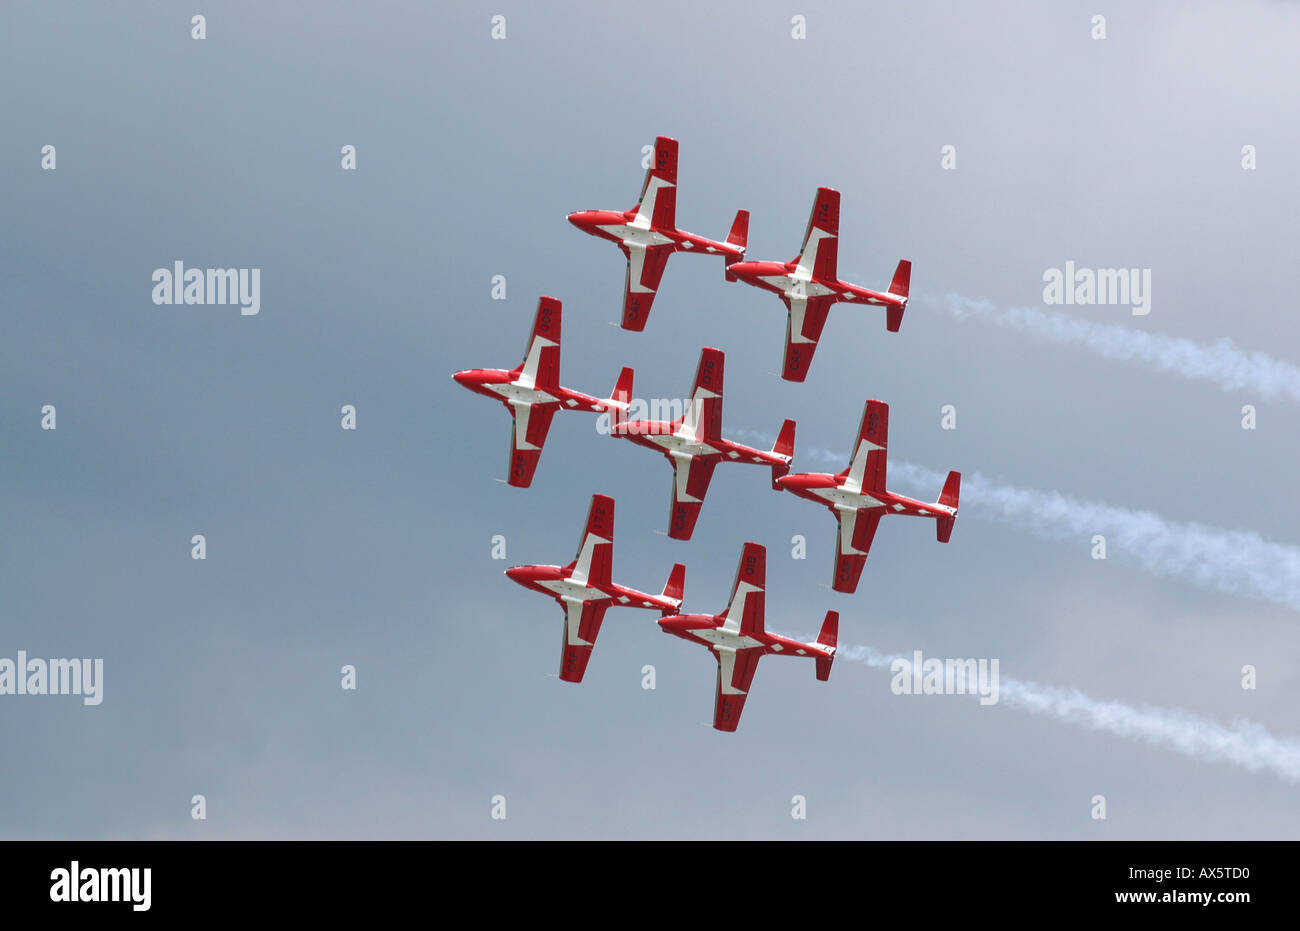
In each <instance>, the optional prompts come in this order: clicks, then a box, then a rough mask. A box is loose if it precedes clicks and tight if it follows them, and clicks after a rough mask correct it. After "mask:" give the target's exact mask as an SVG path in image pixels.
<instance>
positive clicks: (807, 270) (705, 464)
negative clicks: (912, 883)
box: [452, 136, 961, 731]
mask: <svg viewBox="0 0 1300 931" xmlns="http://www.w3.org/2000/svg"><path fill="white" fill-rule="evenodd" d="M677 153H678V145H677V141H676V140H675V139H671V138H669V137H667V136H660V137H659V138H657V139H656V140H655V145H654V151H653V155H652V157H651V161H650V164H649V166H648V170H647V172H646V176H645V182H644V184H643V185H642V188H641V197H640V198H639V200H638V202H637V204H636V206H634V207H632V208H631V209H630V210H626V211H612V210H586V211H581V212H579V213H573V214H570V215H569V217H568V219H569V222H570V223H572V224H573V225H574V226H576V227H578V228H579V229H580V230H582V231H583V232H586V233H589V234H590V235H593V236H598V237H600V238H603V239H607V240H610V241H612V242H614V243H616V244H617V245H618V246H619V248H620V249H621V250H622V251H623V253H624V255H625V256H626V258H627V275H626V279H625V283H624V294H623V318H622V326H623V328H624V329H627V330H633V331H641V330H643V329H644V328H645V325H646V321H647V319H648V317H649V314H650V308H651V306H652V304H653V302H654V298H655V295H656V293H657V292H658V290H659V285H660V282H661V280H662V278H663V273H664V269H665V267H666V265H667V261H668V257H669V256H670V255H672V254H673V253H675V252H696V253H701V254H705V255H716V256H721V257H722V259H723V268H724V273H725V278H726V280H727V281H742V282H744V283H746V284H749V285H752V286H754V287H757V288H762V289H764V290H767V291H771V292H773V293H775V294H777V295H778V296H779V297H780V298H781V300H782V302H783V303H784V304H785V307H786V313H787V322H786V339H785V355H784V364H783V368H782V373H781V374H782V377H783V378H784V379H786V380H787V381H795V382H801V381H803V380H804V379H805V378H806V377H807V375H808V370H809V366H810V365H811V363H812V359H813V354H814V352H815V351H816V349H817V342H818V340H819V339H820V338H821V334H822V330H823V328H824V326H825V323H826V319H827V315H828V312H829V310H830V308H831V306H832V305H833V304H836V303H850V304H866V305H872V306H877V307H881V308H883V309H884V311H885V327H886V329H887V330H888V331H889V332H895V333H896V332H898V331H899V329H900V327H901V326H902V321H903V313H904V311H905V310H906V308H907V301H908V294H909V290H910V286H911V272H912V266H911V263H910V262H908V261H907V260H905V259H904V260H902V261H900V262H899V263H898V266H897V268H896V269H895V271H894V276H893V279H892V280H891V281H890V284H889V287H888V289H887V290H885V291H873V290H871V289H869V288H865V287H862V286H861V285H856V284H852V283H849V282H846V281H842V280H840V278H839V277H838V272H837V265H838V241H839V225H840V195H839V192H838V191H836V190H834V189H832V188H828V187H822V188H818V189H817V196H816V198H815V199H814V201H813V209H812V214H811V215H810V217H809V219H808V226H807V228H806V229H805V232H804V238H803V245H802V247H801V248H800V251H799V254H798V255H797V256H796V257H795V258H794V259H792V260H791V261H789V262H751V261H746V260H745V249H746V243H747V238H748V232H749V212H748V211H746V210H740V211H738V212H737V214H736V219H735V221H734V222H733V224H732V227H731V231H730V232H729V233H728V235H727V238H726V239H725V240H721V241H717V240H712V239H707V238H705V237H703V236H697V235H695V234H694V233H688V232H685V231H684V230H680V229H678V228H677V225H676V224H677V219H676V208H677ZM562 311H563V307H562V305H561V303H560V301H559V300H557V299H555V298H552V297H542V298H541V299H540V301H539V302H538V305H537V313H536V316H535V318H534V320H533V328H532V331H531V333H530V334H529V339H528V344H527V347H526V348H525V351H524V358H523V361H522V362H520V364H519V365H517V366H516V367H515V368H513V369H467V370H465V371H461V372H456V373H455V374H454V375H453V376H452V377H453V378H454V379H455V380H456V382H458V383H459V384H461V385H463V386H464V387H466V388H468V389H470V390H471V391H474V392H477V393H479V394H482V395H485V396H487V397H490V398H495V399H496V400H498V401H500V402H501V403H502V404H504V405H505V407H506V409H507V410H508V411H510V414H511V418H512V430H511V439H510V465H509V470H508V477H507V482H508V484H510V485H513V486H515V487H519V488H527V487H529V486H530V485H531V484H532V480H533V477H534V475H535V473H536V471H537V467H538V462H539V460H540V458H541V454H542V448H543V447H544V445H545V443H546V437H547V432H548V430H549V429H550V425H551V420H552V419H553V418H554V416H555V413H556V412H557V411H563V410H568V411H580V412H583V413H590V414H596V415H598V416H605V417H608V420H609V431H608V432H609V435H610V436H612V437H615V438H617V439H626V440H630V441H631V442H632V443H634V444H636V445H638V446H643V447H645V448H647V449H650V450H654V451H656V452H658V453H659V454H661V455H662V456H664V457H665V458H666V459H667V460H668V461H669V462H670V463H671V464H672V467H673V482H672V494H671V506H670V509H669V519H668V530H667V535H668V536H669V537H670V538H672V539H675V540H689V539H691V536H692V534H693V533H694V531H695V527H696V523H697V522H698V519H699V516H700V512H701V509H702V507H703V504H704V498H705V495H706V494H707V492H708V489H709V484H710V482H711V481H712V478H713V473H714V470H715V469H716V467H717V466H718V464H719V463H725V462H739V463H749V464H751V465H758V466H764V467H766V468H769V469H771V473H772V488H773V490H776V491H786V492H790V493H791V494H794V495H798V496H799V497H801V498H805V499H807V500H809V501H813V502H816V503H817V504H820V505H822V506H824V507H826V508H828V509H829V510H830V511H831V513H832V514H834V516H835V520H836V524H837V533H836V544H835V565H834V574H833V578H832V581H833V584H832V586H831V587H832V589H833V590H834V591H837V592H843V593H853V592H855V591H856V590H857V587H858V582H859V580H860V579H861V576H862V572H863V568H864V567H865V565H866V561H867V556H868V555H869V553H870V550H871V545H872V542H873V540H874V539H875V535H876V529H877V527H878V525H879V523H880V519H881V518H882V517H884V516H885V515H887V514H905V515H911V516H915V517H929V518H932V519H934V521H935V528H936V530H935V533H936V537H937V538H938V540H939V542H941V543H946V542H948V540H949V538H950V537H951V535H952V530H953V524H954V522H955V521H956V519H957V509H958V499H959V496H960V491H961V473H960V472H955V471H953V472H949V473H948V477H947V480H946V481H945V482H944V486H943V489H942V491H941V492H940V494H939V498H938V500H937V501H935V502H932V503H931V502H925V501H919V500H917V499H914V498H909V497H906V496H904V495H900V494H897V493H895V492H892V491H889V490H888V489H887V488H886V482H885V478H886V457H887V455H888V445H889V442H888V437H889V406H888V405H887V404H886V403H885V402H883V401H879V400H875V399H869V400H868V401H867V402H866V406H865V407H864V409H863V411H862V419H861V421H860V423H859V426H858V432H857V436H856V438H855V442H854V446H853V448H852V449H851V450H850V452H849V458H848V466H847V467H846V468H845V469H844V471H842V472H839V473H836V474H828V473H818V472H802V473H791V471H790V469H791V465H792V463H793V461H794V438H795V422H794V421H793V420H790V419H787V420H785V421H784V422H783V423H782V425H781V428H780V430H779V432H778V433H777V436H776V441H775V442H774V443H773V445H772V448H771V449H770V450H763V449H756V448H754V447H751V446H747V445H745V444H742V443H738V442H736V441H734V440H730V439H726V438H724V437H723V435H722V399H723V371H724V366H725V362H726V358H725V355H724V353H723V352H722V350H720V349H715V348H711V347H704V348H703V349H701V350H700V361H699V366H698V367H697V369H696V373H695V382H694V385H693V387H692V391H691V396H690V398H689V399H686V400H685V401H684V403H682V405H681V410H680V411H676V410H673V411H671V412H670V413H671V414H673V415H674V416H670V417H666V418H665V417H660V418H657V419H656V418H639V417H634V416H633V414H634V412H635V404H634V398H633V379H634V377H635V373H634V372H633V370H632V369H631V368H623V369H622V370H621V372H620V373H619V376H618V379H617V381H616V382H615V386H614V389H613V391H612V392H611V393H610V396H609V397H597V396H594V395H589V394H585V393H583V392H581V391H576V390H573V389H570V388H565V387H563V386H562V385H561V384H560V347H561V321H562ZM613 549H614V499H613V498H611V497H609V496H607V495H603V494H596V495H593V496H592V499H591V507H590V509H589V511H588V514H587V521H586V524H585V526H584V529H583V534H582V538H581V540H580V541H579V544H578V552H577V555H576V556H575V557H574V559H573V561H572V562H570V563H569V564H568V565H566V566H551V565H528V566H516V567H514V568H511V569H508V570H506V575H507V576H508V577H509V578H510V579H511V580H513V581H515V582H517V583H519V584H520V585H522V586H524V587H526V588H528V589H530V590H532V591H534V592H537V593H540V594H543V595H547V596H549V597H551V598H554V599H555V601H556V603H557V604H559V606H560V607H561V608H562V609H563V611H564V630H563V640H562V649H561V654H560V673H559V678H560V679H562V680H564V681H566V682H581V681H582V678H583V675H584V673H585V672H586V669H587V664H588V662H589V661H590V659H591V654H592V650H593V648H594V646H595V642H596V637H597V635H598V634H599V633H600V628H601V623H602V622H603V620H604V617H605V612H606V611H607V610H608V609H609V608H610V607H611V606H613V607H632V608H642V609H647V610H653V611H658V612H659V613H660V618H659V621H658V623H659V626H660V628H661V629H662V630H663V631H664V632H665V633H670V634H673V635H674V636H677V637H680V638H682V639H683V640H687V641H690V642H693V643H697V644H701V645H703V646H705V647H706V648H708V649H709V651H710V652H711V653H712V654H713V656H714V658H715V659H716V661H717V667H718V668H717V683H716V690H715V696H714V715H713V726H714V728H716V729H717V730H720V731H734V730H736V728H737V727H738V725H739V723H740V715H741V711H742V709H743V708H744V704H745V698H746V696H747V695H748V693H749V690H750V685H751V683H752V681H753V677H754V672H755V670H756V669H757V667H758V660H759V658H760V657H762V656H764V655H767V654H777V655H786V656H804V657H811V658H812V659H813V660H814V661H815V665H816V671H817V678H818V679H819V680H821V681H825V680H827V679H828V678H829V677H830V671H831V664H832V662H833V660H834V658H835V650H836V643H837V639H838V635H839V613H838V612H837V611H833V610H832V611H827V612H826V616H825V620H824V621H823V624H822V627H821V632H820V634H819V635H818V637H817V639H816V641H815V642H812V643H804V642H802V641H799V640H794V639H791V638H788V637H783V636H781V635H779V634H774V633H769V632H768V631H767V629H766V627H765V618H764V606H765V593H766V561H767V554H766V550H765V549H764V547H762V546H761V545H759V544H757V543H745V544H744V548H743V550H742V552H741V557H740V564H739V566H738V567H737V570H736V580H735V584H734V585H733V587H732V593H731V599H730V601H729V602H728V604H727V607H726V609H725V610H724V611H723V612H722V613H721V614H714V615H706V614H682V613H679V612H680V608H681V605H682V596H683V592H684V588H685V576H686V567H685V566H684V565H682V564H681V563H676V564H674V565H673V566H672V568H671V570H670V571H669V574H668V579H667V582H666V583H665V584H664V587H663V590H662V591H660V593H659V594H657V595H654V594H649V593H647V592H642V591H638V590H637V589H633V588H627V587H625V586H623V585H619V584H617V583H615V582H614V581H613V578H612V574H613Z"/></svg>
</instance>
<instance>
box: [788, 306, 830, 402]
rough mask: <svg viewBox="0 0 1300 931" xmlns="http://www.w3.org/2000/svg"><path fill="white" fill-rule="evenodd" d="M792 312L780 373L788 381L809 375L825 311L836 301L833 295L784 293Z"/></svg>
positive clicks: (789, 317) (790, 312) (824, 321)
mask: <svg viewBox="0 0 1300 931" xmlns="http://www.w3.org/2000/svg"><path fill="white" fill-rule="evenodd" d="M781 300H783V301H785V306H786V309H787V310H788V311H789V315H788V317H787V319H786V325H785V364H784V367H783V370H782V373H781V377H782V378H784V379H785V380H786V381H803V380H804V379H805V378H807V377H808V367H809V366H810V365H812V359H813V353H814V352H816V351H817V340H819V339H821V335H822V328H823V327H824V326H825V325H826V315H827V313H829V311H830V309H831V305H832V304H833V303H834V302H835V301H834V298H832V297H831V296H830V295H822V296H819V297H782V298H781Z"/></svg>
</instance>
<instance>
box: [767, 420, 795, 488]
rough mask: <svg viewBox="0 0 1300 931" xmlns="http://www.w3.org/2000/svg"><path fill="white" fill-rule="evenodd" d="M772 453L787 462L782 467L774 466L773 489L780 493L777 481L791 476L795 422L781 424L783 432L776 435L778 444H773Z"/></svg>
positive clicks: (788, 421) (789, 421)
mask: <svg viewBox="0 0 1300 931" xmlns="http://www.w3.org/2000/svg"><path fill="white" fill-rule="evenodd" d="M772 453H773V455H776V456H780V457H781V458H782V459H784V460H785V462H784V464H782V465H776V464H773V466H772V488H773V489H775V490H778V491H779V490H780V487H781V486H780V485H778V484H777V483H776V480H777V479H778V478H781V477H782V476H785V475H789V474H790V463H791V462H792V461H793V460H794V421H793V420H787V421H786V422H785V423H783V424H781V432H780V433H778V434H777V435H776V442H775V443H773V444H772Z"/></svg>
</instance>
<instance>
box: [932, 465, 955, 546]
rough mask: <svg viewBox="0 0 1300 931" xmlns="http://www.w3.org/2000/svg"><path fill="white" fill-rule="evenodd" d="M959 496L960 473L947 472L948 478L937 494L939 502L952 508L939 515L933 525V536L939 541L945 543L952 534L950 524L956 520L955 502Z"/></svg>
mask: <svg viewBox="0 0 1300 931" xmlns="http://www.w3.org/2000/svg"><path fill="white" fill-rule="evenodd" d="M960 497H961V473H960V472H949V473H948V480H947V481H946V482H944V483H943V491H942V492H940V494H939V504H941V505H943V506H944V507H946V508H952V511H953V513H952V514H949V515H947V516H945V517H940V518H939V521H938V523H937V525H936V526H935V536H936V537H938V539H939V542H940V543H947V542H948V539H949V538H950V537H951V536H952V525H953V524H954V523H956V521H957V502H958V499H959V498H960Z"/></svg>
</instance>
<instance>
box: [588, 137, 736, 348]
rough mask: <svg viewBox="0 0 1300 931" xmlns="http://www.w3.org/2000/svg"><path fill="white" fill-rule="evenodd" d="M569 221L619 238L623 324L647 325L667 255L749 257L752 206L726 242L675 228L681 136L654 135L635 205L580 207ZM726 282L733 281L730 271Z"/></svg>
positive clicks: (726, 260)
mask: <svg viewBox="0 0 1300 931" xmlns="http://www.w3.org/2000/svg"><path fill="white" fill-rule="evenodd" d="M569 222H570V223H572V224H573V225H574V226H576V227H577V228H578V229H580V230H582V231H583V232H584V233H588V234H590V235H592V236H599V237H600V238H601V239H608V240H610V241H611V242H615V243H618V247H619V248H620V249H622V250H623V254H624V255H626V256H627V280H626V283H625V286H624V289H623V329H625V330H638V331H639V330H643V329H645V323H646V320H647V319H648V318H649V316H650V305H651V304H652V303H653V301H654V299H655V292H656V291H658V290H659V281H660V279H661V278H663V274H664V267H665V266H666V265H667V264H668V256H670V255H672V254H673V253H674V252H698V253H701V254H703V255H721V256H722V258H723V262H724V263H725V264H726V265H730V264H731V263H733V262H739V261H740V260H741V259H743V258H744V257H745V238H746V236H747V235H748V233H749V211H748V210H741V211H739V212H737V213H736V219H735V222H733V223H732V224H731V232H730V233H728V234H727V241H726V242H717V241H715V240H712V239H706V238H705V237H703V236H696V235H695V234H694V233H688V232H686V231H685V230H679V229H678V228H677V140H676V139H670V138H668V137H667V136H660V137H659V138H657V139H656V140H655V153H654V163H653V164H652V165H651V166H650V170H649V171H647V172H646V176H645V184H644V185H642V187H641V198H640V200H638V201H637V205H636V206H635V207H633V208H632V209H631V210H582V211H579V212H578V213H571V214H569ZM727 280H728V281H734V280H735V279H734V278H732V277H731V275H730V273H728V274H727Z"/></svg>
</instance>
